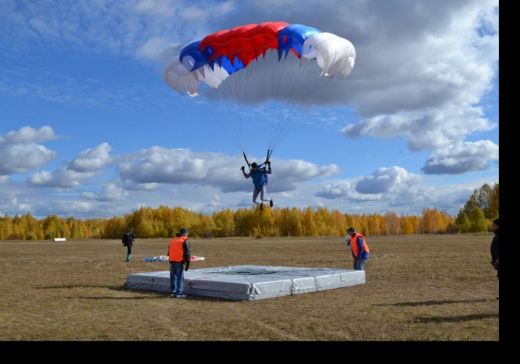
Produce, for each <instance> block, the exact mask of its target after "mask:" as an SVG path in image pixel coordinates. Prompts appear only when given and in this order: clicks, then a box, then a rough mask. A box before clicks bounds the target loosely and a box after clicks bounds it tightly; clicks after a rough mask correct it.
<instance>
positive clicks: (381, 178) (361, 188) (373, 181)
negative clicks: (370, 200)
mask: <svg viewBox="0 0 520 364" xmlns="http://www.w3.org/2000/svg"><path fill="white" fill-rule="evenodd" d="M415 181H417V177H416V176H414V175H412V174H410V173H408V172H407V171H406V170H405V169H404V168H401V167H397V166H393V167H389V168H386V167H381V168H378V169H377V171H375V172H373V173H372V174H371V175H370V176H368V177H363V178H361V179H360V180H359V181H358V182H357V184H356V191H357V192H359V193H364V194H377V193H388V192H391V191H393V190H395V189H396V188H397V187H399V186H402V185H403V184H407V183H411V182H415Z"/></svg>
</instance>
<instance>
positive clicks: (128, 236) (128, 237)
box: [122, 229, 135, 262]
mask: <svg viewBox="0 0 520 364" xmlns="http://www.w3.org/2000/svg"><path fill="white" fill-rule="evenodd" d="M134 240H135V234H134V230H133V229H130V230H128V231H126V232H125V233H124V234H123V239H122V241H123V246H126V261H127V262H129V261H131V260H132V245H134Z"/></svg>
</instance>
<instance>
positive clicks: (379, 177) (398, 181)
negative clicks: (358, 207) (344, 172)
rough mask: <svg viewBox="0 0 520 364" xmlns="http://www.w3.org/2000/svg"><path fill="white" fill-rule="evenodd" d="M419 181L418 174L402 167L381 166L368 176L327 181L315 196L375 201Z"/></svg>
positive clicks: (390, 196)
mask: <svg viewBox="0 0 520 364" xmlns="http://www.w3.org/2000/svg"><path fill="white" fill-rule="evenodd" d="M419 182H420V177H419V176H417V175H415V174H413V173H409V172H407V171H406V170H405V169H404V168H402V167H398V166H393V167H381V168H378V169H377V170H376V171H374V172H373V173H372V174H371V175H370V176H366V177H358V178H355V179H352V180H340V181H333V182H330V183H327V184H326V185H325V186H323V187H322V189H321V190H320V191H318V192H317V193H316V196H318V197H323V198H326V199H348V200H355V201H376V200H383V199H389V198H392V196H393V195H395V194H396V193H399V192H400V191H403V190H406V191H409V190H411V189H413V188H414V186H415V185H417V184H418V183H419Z"/></svg>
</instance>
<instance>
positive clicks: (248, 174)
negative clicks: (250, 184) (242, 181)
mask: <svg viewBox="0 0 520 364" xmlns="http://www.w3.org/2000/svg"><path fill="white" fill-rule="evenodd" d="M242 174H243V175H244V177H245V178H249V177H251V172H250V173H246V171H245V170H244V168H242Z"/></svg>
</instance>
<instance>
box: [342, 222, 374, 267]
mask: <svg viewBox="0 0 520 364" xmlns="http://www.w3.org/2000/svg"><path fill="white" fill-rule="evenodd" d="M345 243H347V246H349V245H350V249H351V251H352V258H354V270H365V262H366V261H367V259H368V253H369V252H370V250H369V249H368V245H367V241H366V239H365V237H364V236H363V235H361V234H360V233H357V232H356V229H354V228H353V227H349V228H348V230H347V235H346V236H345Z"/></svg>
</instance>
